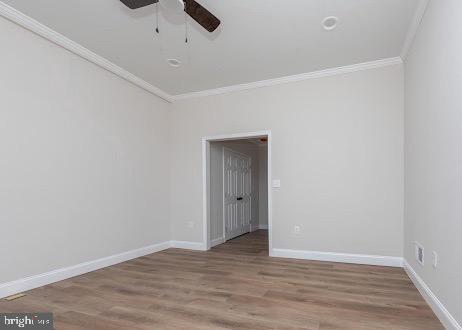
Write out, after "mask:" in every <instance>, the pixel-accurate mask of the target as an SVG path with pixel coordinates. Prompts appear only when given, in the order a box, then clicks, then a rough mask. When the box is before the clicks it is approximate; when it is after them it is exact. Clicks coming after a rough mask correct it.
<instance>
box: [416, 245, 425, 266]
mask: <svg viewBox="0 0 462 330" xmlns="http://www.w3.org/2000/svg"><path fill="white" fill-rule="evenodd" d="M414 244H415V260H417V262H418V263H419V264H420V265H421V266H424V265H425V250H424V247H423V246H422V245H421V244H419V243H418V242H415V243H414Z"/></svg>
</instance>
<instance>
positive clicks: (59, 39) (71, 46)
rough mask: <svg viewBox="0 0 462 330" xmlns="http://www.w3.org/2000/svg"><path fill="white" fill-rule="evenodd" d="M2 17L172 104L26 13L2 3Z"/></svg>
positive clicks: (161, 93) (168, 98) (163, 94)
mask: <svg viewBox="0 0 462 330" xmlns="http://www.w3.org/2000/svg"><path fill="white" fill-rule="evenodd" d="M0 15H1V16H3V17H5V18H6V19H8V20H10V21H12V22H14V23H16V24H18V25H20V26H22V27H24V28H26V29H28V30H30V31H32V32H34V33H36V34H38V35H39V36H42V37H43V38H45V39H48V40H50V41H51V42H53V43H55V44H57V45H59V46H61V47H63V48H65V49H67V50H69V51H70V52H72V53H74V54H76V55H79V56H81V57H83V58H84V59H86V60H88V61H90V62H92V63H94V64H96V65H98V66H100V67H102V68H104V69H106V70H108V71H110V72H112V73H114V74H115V75H117V76H119V77H121V78H123V79H125V80H127V81H129V82H131V83H133V84H135V85H136V86H138V87H140V88H142V89H144V90H146V91H148V92H149V93H151V94H154V95H156V96H158V97H160V98H161V99H163V100H165V101H167V102H172V96H171V95H170V94H168V93H166V92H164V91H163V90H161V89H159V88H157V87H155V86H153V85H151V84H150V83H148V82H146V81H144V80H143V79H141V78H139V77H137V76H135V75H134V74H132V73H130V72H128V71H127V70H125V69H122V68H121V67H119V66H117V65H115V64H114V63H112V62H111V61H109V60H107V59H105V58H104V57H102V56H100V55H98V54H95V53H94V52H92V51H91V50H89V49H87V48H85V47H83V46H82V45H80V44H78V43H76V42H74V41H72V40H70V39H69V38H67V37H65V36H63V35H62V34H60V33H58V32H56V31H54V30H52V29H50V28H49V27H47V26H45V25H43V24H42V23H39V22H38V21H36V20H34V19H33V18H31V17H29V16H27V15H25V14H24V13H22V12H20V11H18V10H16V9H14V8H13V7H11V6H9V5H7V4H5V3H4V2H2V1H0Z"/></svg>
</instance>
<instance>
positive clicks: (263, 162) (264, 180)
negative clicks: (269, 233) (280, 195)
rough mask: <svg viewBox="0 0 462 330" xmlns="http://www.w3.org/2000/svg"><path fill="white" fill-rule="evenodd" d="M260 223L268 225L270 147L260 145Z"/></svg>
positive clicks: (264, 225)
mask: <svg viewBox="0 0 462 330" xmlns="http://www.w3.org/2000/svg"><path fill="white" fill-rule="evenodd" d="M258 178H259V179H258V186H259V191H258V210H259V212H258V223H259V225H260V226H262V227H267V226H268V147H267V146H266V145H260V146H259V148H258Z"/></svg>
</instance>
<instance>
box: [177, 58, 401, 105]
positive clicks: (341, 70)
mask: <svg viewBox="0 0 462 330" xmlns="http://www.w3.org/2000/svg"><path fill="white" fill-rule="evenodd" d="M402 63H403V61H402V60H401V58H400V57H391V58H386V59H383V60H378V61H371V62H364V63H359V64H353V65H347V66H342V67H337V68H332V69H326V70H320V71H313V72H308V73H302V74H297V75H293V76H286V77H281V78H275V79H268V80H262V81H256V82H252V83H247V84H239V85H233V86H228V87H222V88H216V89H209V90H205V91H200V92H193V93H186V94H179V95H173V96H172V101H178V100H184V99H189V98H195V97H204V96H211V95H218V94H226V93H231V92H237V91H244V90H248V89H255V88H262V87H270V86H275V85H281V84H286V83H291V82H298V81H304V80H309V79H316V78H322V77H329V76H335V75H339V74H345V73H351V72H356V71H363V70H369V69H376V68H381V67H385V66H390V65H397V64H402Z"/></svg>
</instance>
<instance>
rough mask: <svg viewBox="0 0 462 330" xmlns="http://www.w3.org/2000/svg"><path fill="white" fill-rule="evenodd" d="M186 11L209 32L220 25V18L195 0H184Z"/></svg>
mask: <svg viewBox="0 0 462 330" xmlns="http://www.w3.org/2000/svg"><path fill="white" fill-rule="evenodd" d="M184 5H185V7H184V11H185V12H186V13H187V14H188V15H189V16H191V17H192V18H193V19H194V20H195V21H196V22H197V23H199V24H200V25H201V26H202V27H203V28H204V29H206V30H207V31H209V32H213V31H215V30H216V28H217V27H218V26H219V25H220V23H221V22H220V20H219V19H218V18H216V17H215V16H214V15H213V14H212V13H211V12H209V11H208V10H207V9H205V8H204V7H202V6H201V5H200V4H198V3H197V2H196V1H194V0H184Z"/></svg>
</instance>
